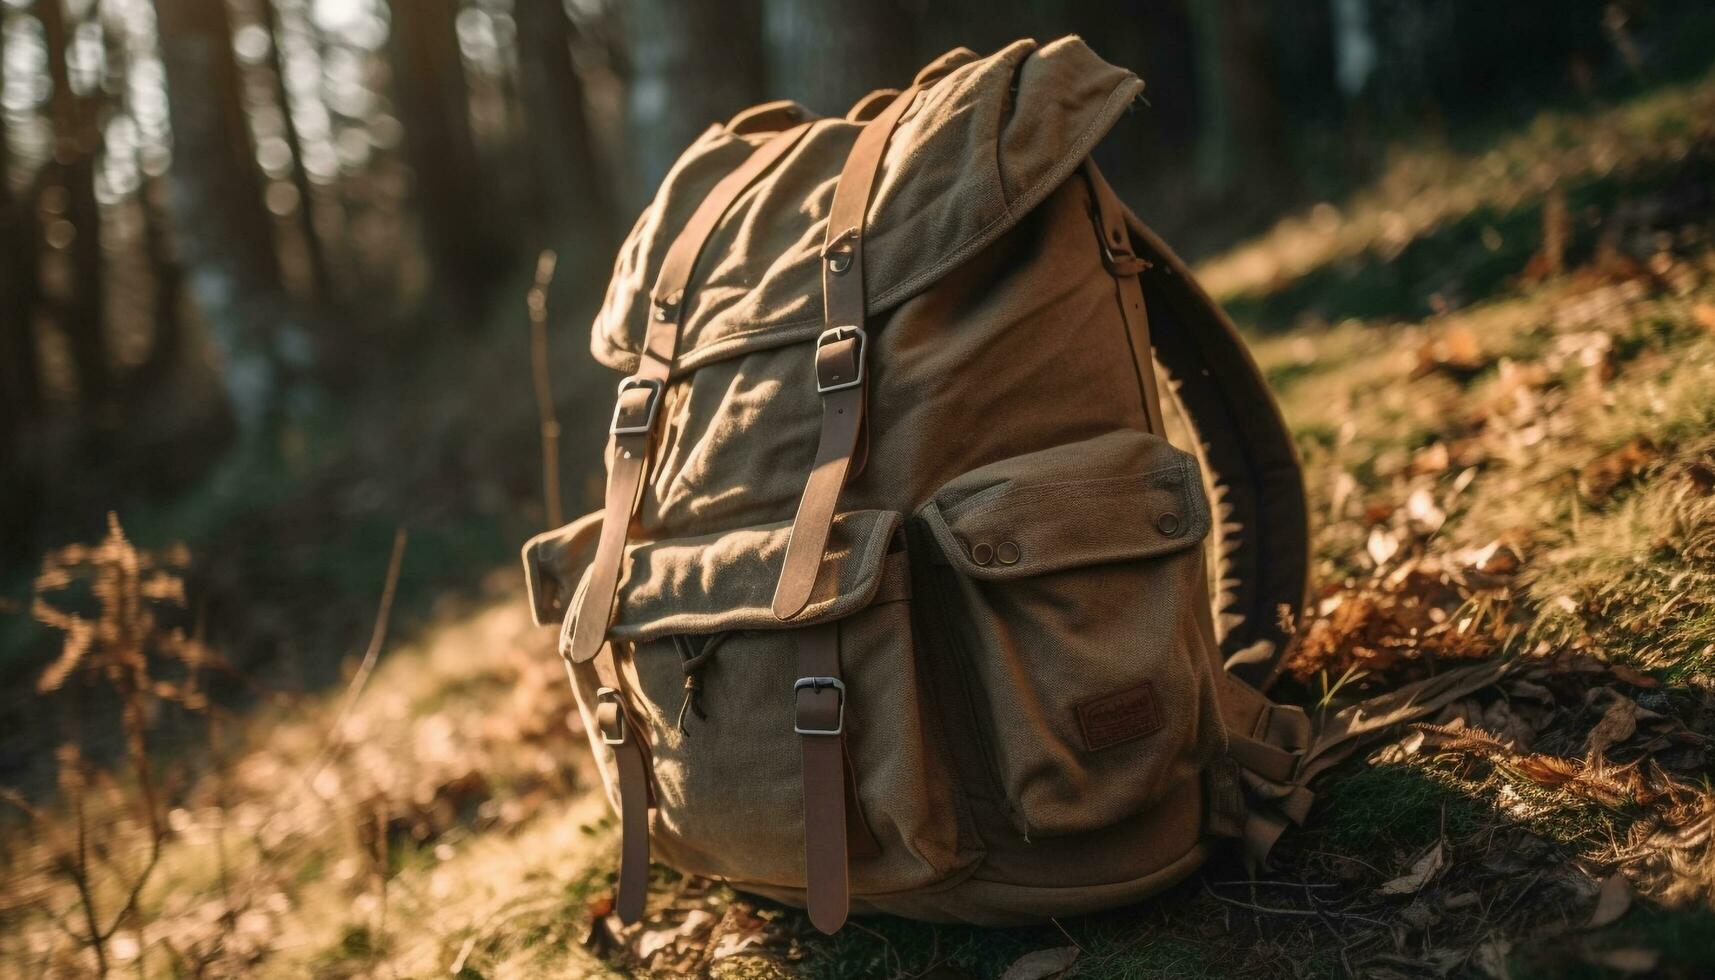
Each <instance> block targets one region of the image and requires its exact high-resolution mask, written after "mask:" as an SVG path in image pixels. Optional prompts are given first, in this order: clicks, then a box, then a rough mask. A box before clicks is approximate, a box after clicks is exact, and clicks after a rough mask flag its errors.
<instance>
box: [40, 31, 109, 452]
mask: <svg viewBox="0 0 1715 980" xmlns="http://www.w3.org/2000/svg"><path fill="white" fill-rule="evenodd" d="M34 9H35V13H36V17H37V19H39V20H40V21H41V24H42V41H43V44H44V46H45V47H46V48H47V57H48V76H49V78H50V79H51V80H52V82H53V87H54V91H53V100H52V103H51V113H52V117H53V131H54V157H53V163H54V179H55V183H57V184H59V186H60V188H61V189H62V190H63V191H64V192H65V220H66V222H68V223H69V224H70V225H71V231H72V235H71V243H70V246H69V255H68V259H69V260H70V264H71V270H72V275H71V279H70V282H69V283H68V285H67V287H66V288H65V290H64V291H63V294H62V295H60V296H59V297H57V302H56V303H55V306H56V307H57V310H58V313H59V316H58V319H59V324H60V329H61V330H62V331H64V333H65V336H66V342H67V346H68V347H69V349H70V351H71V357H72V362H73V363H74V365H75V366H76V369H77V385H78V397H79V407H80V408H81V409H82V410H83V411H84V412H85V413H88V414H89V415H92V416H93V417H95V418H96V419H98V420H100V419H102V417H103V416H106V415H108V414H110V412H109V410H110V409H111V408H112V407H113V406H112V405H111V404H110V402H111V399H112V396H113V370H112V366H111V365H110V364H109V362H108V355H107V341H106V333H107V331H106V325H105V317H106V309H105V302H104V300H105V287H106V277H105V276H104V275H103V271H104V270H103V265H104V262H103V259H102V251H101V205H100V203H99V202H98V201H96V199H95V165H96V161H97V159H98V158H99V156H100V153H101V127H100V120H99V119H97V118H96V116H97V111H96V106H95V105H93V104H92V103H93V97H88V98H86V97H81V96H79V95H77V94H76V93H75V92H73V91H72V88H71V77H70V72H69V71H68V69H67V49H68V46H69V44H70V31H69V30H68V29H67V25H66V20H65V5H64V3H63V0H40V2H38V3H37V4H36V5H35V8H34ZM100 427H101V422H100V421H98V422H97V428H98V429H99V428H100ZM93 431H94V430H92V434H93Z"/></svg>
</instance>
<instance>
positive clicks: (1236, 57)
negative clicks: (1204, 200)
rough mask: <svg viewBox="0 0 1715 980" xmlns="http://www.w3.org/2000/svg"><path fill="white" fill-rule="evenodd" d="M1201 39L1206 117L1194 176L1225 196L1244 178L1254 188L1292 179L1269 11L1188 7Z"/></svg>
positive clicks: (1244, 5)
mask: <svg viewBox="0 0 1715 980" xmlns="http://www.w3.org/2000/svg"><path fill="white" fill-rule="evenodd" d="M1190 7H1191V23H1192V30H1193V32H1194V34H1195V36H1196V40H1197V65H1198V87H1197V104H1198V107H1199V115H1200V116H1201V118H1202V125H1201V126H1200V136H1199V139H1198V143H1197V163H1198V167H1197V171H1198V173H1197V178H1198V183H1199V185H1200V188H1201V189H1202V190H1203V191H1205V192H1206V193H1211V194H1226V193H1227V192H1228V191H1230V190H1233V189H1234V187H1235V184H1236V182H1238V181H1239V180H1240V179H1241V177H1242V179H1243V180H1244V182H1245V184H1246V187H1247V188H1248V189H1249V190H1252V191H1257V190H1266V189H1267V188H1263V187H1258V186H1256V185H1257V184H1268V183H1273V182H1276V181H1278V180H1279V179H1281V178H1282V177H1285V176H1287V174H1286V168H1285V167H1283V166H1281V163H1282V162H1283V161H1285V160H1286V159H1287V157H1286V134H1285V130H1284V128H1283V126H1282V123H1281V119H1280V111H1279V105H1278V103H1277V102H1276V100H1275V95H1274V91H1275V89H1274V78H1273V64H1272V60H1271V57H1270V52H1269V45H1268V38H1267V32H1266V28H1267V24H1266V19H1265V18H1266V12H1265V11H1264V9H1263V7H1262V4H1261V2H1260V0H1208V2H1206V3H1205V2H1193V3H1192V4H1191V5H1190Z"/></svg>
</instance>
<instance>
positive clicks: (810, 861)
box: [793, 623, 851, 935]
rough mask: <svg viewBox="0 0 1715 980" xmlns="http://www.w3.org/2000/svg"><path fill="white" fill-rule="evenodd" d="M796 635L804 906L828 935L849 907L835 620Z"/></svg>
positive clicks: (842, 921) (842, 717) (842, 710)
mask: <svg viewBox="0 0 1715 980" xmlns="http://www.w3.org/2000/svg"><path fill="white" fill-rule="evenodd" d="M796 639H797V641H798V682H797V685H796V687H795V688H794V690H793V695H794V697H795V699H796V713H795V715H794V720H793V730H794V731H796V732H797V733H798V736H799V738H800V739H801V740H802V741H803V743H804V905H805V907H806V909H808V911H809V913H810V922H811V923H812V924H814V925H815V927H816V928H817V929H820V930H821V931H822V932H825V933H829V934H830V935H831V934H832V933H834V932H835V931H837V930H838V929H839V928H840V926H842V925H844V924H845V921H846V913H847V912H848V910H849V909H850V906H851V896H850V889H849V885H848V883H847V879H846V874H847V872H846V868H847V863H848V856H847V853H846V764H845V714H846V705H845V699H846V691H845V684H844V682H843V681H842V680H841V679H840V634H839V624H838V623H818V624H816V625H814V626H806V627H804V628H803V629H801V630H798V631H797V633H796Z"/></svg>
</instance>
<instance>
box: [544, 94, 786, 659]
mask: <svg viewBox="0 0 1715 980" xmlns="http://www.w3.org/2000/svg"><path fill="white" fill-rule="evenodd" d="M810 126H811V124H810V123H800V124H799V125H797V126H794V127H792V128H791V129H788V130H785V131H784V132H782V133H780V134H779V135H777V136H775V137H774V138H772V139H770V140H769V141H768V142H767V143H764V144H763V145H762V146H761V147H759V148H758V149H757V150H756V151H754V152H753V153H751V155H750V156H749V157H748V158H746V159H745V161H744V163H742V164H740V165H739V166H738V167H737V168H736V169H734V170H733V171H732V172H731V173H729V174H727V175H726V176H725V177H723V178H721V180H720V182H719V183H717V184H715V186H714V189H713V190H712V191H710V192H709V195H708V196H707V197H705V198H703V200H702V203H700V204H698V205H697V208H696V210H695V211H694V212H692V214H691V219H690V220H689V221H688V222H686V223H685V227H684V230H682V231H681V232H679V237H677V238H675V239H674V240H673V244H672V245H670V246H669V247H668V249H667V255H666V258H664V259H663V260H662V262H661V271H660V273H659V274H658V275H657V277H656V279H655V289H654V290H653V292H652V293H651V300H652V302H651V305H650V317H649V328H648V330H646V331H645V332H644V336H643V351H642V354H641V355H640V356H639V358H638V364H637V372H636V373H635V374H633V375H631V376H630V377H628V378H626V379H625V380H623V381H621V382H620V383H619V396H618V399H617V404H615V406H614V410H613V424H612V425H611V426H610V427H609V433H610V436H611V438H610V442H609V445H608V459H609V464H608V474H607V492H606V495H605V500H604V502H603V505H602V526H601V539H600V540H599V541H598V542H597V543H596V554H595V560H594V561H593V562H592V563H591V566H590V577H589V582H588V584H587V585H586V586H585V588H584V593H583V597H582V600H581V601H580V602H579V604H578V608H577V612H576V614H575V615H576V617H577V618H576V620H575V624H574V627H573V631H572V640H571V649H570V656H571V658H572V660H573V661H574V662H575V663H583V662H584V661H587V660H589V659H590V658H591V657H594V656H595V655H596V652H597V651H598V650H600V649H601V644H602V640H603V639H605V638H606V636H607V628H608V626H609V625H610V623H611V621H612V618H613V598H614V592H615V590H616V589H617V588H618V587H619V572H620V565H621V564H622V563H623V561H624V558H625V541H626V538H627V536H628V535H629V533H630V530H631V519H632V516H633V515H634V514H635V513H636V510H637V502H638V499H639V497H640V496H641V494H642V492H643V478H644V474H645V473H646V472H647V471H648V468H649V453H650V449H651V447H652V445H653V442H654V437H655V422H656V416H657V415H659V414H660V409H661V401H662V395H663V393H664V392H665V390H666V386H667V378H668V376H669V374H670V373H671V371H672V368H673V359H674V357H675V356H676V354H677V352H678V347H679V333H680V330H681V328H682V327H683V325H684V316H685V309H686V307H688V306H689V305H690V304H688V303H686V302H685V288H686V286H687V285H688V284H689V283H690V281H691V273H692V272H693V271H694V270H695V268H696V264H697V257H698V256H699V255H701V254H702V251H703V246H704V245H706V244H707V243H708V240H709V236H710V235H711V234H712V233H713V232H714V230H715V226H716V225H718V224H720V220H721V218H722V217H723V216H725V214H726V212H727V210H728V209H729V208H731V207H732V205H733V202H734V201H736V200H738V197H739V195H741V194H743V193H744V191H745V189H746V188H748V187H749V186H750V185H751V184H753V183H755V181H756V179H757V178H758V177H761V176H762V175H763V174H764V173H765V172H767V171H768V169H769V168H770V167H772V166H773V165H774V164H775V163H776V162H777V161H779V160H780V158H781V157H783V156H785V155H786V153H787V151H789V150H791V149H792V147H793V146H795V145H797V143H798V141H799V140H800V139H802V138H803V136H804V134H805V133H807V132H809V131H810Z"/></svg>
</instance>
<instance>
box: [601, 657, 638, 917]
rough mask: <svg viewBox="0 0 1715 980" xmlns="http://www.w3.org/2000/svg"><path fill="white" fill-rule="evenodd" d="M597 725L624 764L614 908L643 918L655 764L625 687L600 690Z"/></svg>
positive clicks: (616, 759) (619, 762) (623, 914)
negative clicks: (647, 756)
mask: <svg viewBox="0 0 1715 980" xmlns="http://www.w3.org/2000/svg"><path fill="white" fill-rule="evenodd" d="M596 725H597V728H598V729H599V731H600V732H601V740H602V741H603V742H604V743H606V744H607V745H609V746H611V747H612V748H613V758H614V763H615V765H616V767H617V768H618V770H619V820H620V831H619V887H618V888H617V892H618V895H617V896H616V900H615V902H614V909H615V911H617V912H618V913H619V918H620V921H621V922H626V923H631V922H636V921H637V920H639V919H641V918H643V902H644V899H645V898H647V897H648V895H649V767H648V764H647V761H646V760H645V758H644V754H643V745H642V743H641V741H640V740H639V739H638V737H637V735H636V734H635V733H634V732H633V729H634V728H635V727H636V726H635V725H634V724H633V723H632V722H631V720H630V718H629V716H628V715H627V714H626V711H625V705H624V703H623V702H622V701H621V699H620V695H619V691H617V690H615V689H614V688H611V687H604V688H601V689H600V690H599V691H597V692H596Z"/></svg>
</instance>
